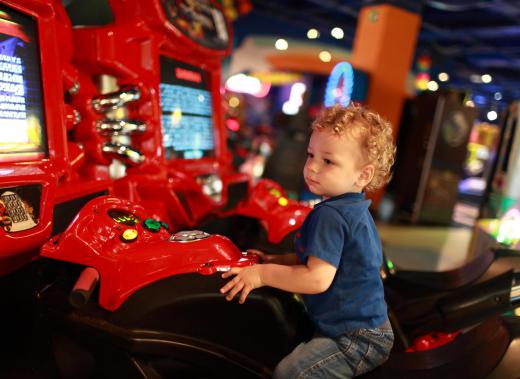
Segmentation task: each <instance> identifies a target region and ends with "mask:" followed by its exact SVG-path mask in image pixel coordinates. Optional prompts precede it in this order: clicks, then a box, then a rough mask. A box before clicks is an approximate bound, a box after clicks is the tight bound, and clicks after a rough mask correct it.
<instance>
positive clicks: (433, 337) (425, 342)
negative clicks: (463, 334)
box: [406, 331, 460, 353]
mask: <svg viewBox="0 0 520 379" xmlns="http://www.w3.org/2000/svg"><path fill="white" fill-rule="evenodd" d="M458 335H460V332H459V331H457V332H453V333H442V332H433V333H430V334H427V335H425V336H421V337H418V338H416V339H415V340H414V341H413V343H412V345H411V346H410V347H409V348H408V349H406V352H407V353H413V352H417V351H424V350H431V349H435V348H437V347H439V346H442V345H446V344H448V343H450V342H452V341H453V340H454V339H455V338H457V336H458Z"/></svg>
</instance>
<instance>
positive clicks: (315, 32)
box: [307, 28, 320, 39]
mask: <svg viewBox="0 0 520 379" xmlns="http://www.w3.org/2000/svg"><path fill="white" fill-rule="evenodd" d="M319 36H320V32H318V30H316V29H314V28H311V29H309V30H308V31H307V38H308V39H316V38H318V37H319Z"/></svg>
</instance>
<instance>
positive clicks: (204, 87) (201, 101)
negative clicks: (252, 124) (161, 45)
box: [159, 57, 215, 159]
mask: <svg viewBox="0 0 520 379" xmlns="http://www.w3.org/2000/svg"><path fill="white" fill-rule="evenodd" d="M160 64H161V83H160V85H159V90H160V97H161V111H162V114H161V126H162V136H163V147H164V154H165V157H166V159H176V158H181V159H199V158H203V157H208V156H213V155H214V149H215V137H214V134H213V112H212V98H211V92H210V91H209V75H208V73H207V72H205V71H204V70H201V69H200V68H198V67H195V66H190V65H187V64H185V63H182V62H178V61H175V60H173V59H170V58H166V57H161V61H160Z"/></svg>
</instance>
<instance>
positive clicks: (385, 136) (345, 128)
mask: <svg viewBox="0 0 520 379" xmlns="http://www.w3.org/2000/svg"><path fill="white" fill-rule="evenodd" d="M311 129H312V130H313V131H314V130H316V131H323V130H327V131H330V132H331V133H333V134H336V135H339V136H341V135H344V134H345V132H348V133H349V134H350V135H352V136H353V137H354V138H355V139H356V140H357V141H358V142H359V146H360V148H361V152H362V154H363V158H364V162H362V164H372V165H374V167H375V171H374V177H373V178H372V180H371V181H370V183H369V184H368V185H367V186H366V187H365V189H366V190H367V191H373V190H376V189H378V188H381V187H383V186H384V185H385V184H387V183H388V182H389V180H390V178H391V174H390V170H391V168H392V165H393V164H394V161H395V144H394V141H393V137H392V126H391V125H390V123H389V122H388V121H386V120H385V119H384V118H383V117H381V116H380V115H378V114H377V113H375V112H373V111H371V110H368V109H366V108H364V107H362V106H361V105H359V104H355V103H351V104H350V105H349V106H348V107H342V106H341V105H334V106H332V107H330V108H325V109H324V110H323V111H322V112H321V113H320V115H319V117H318V118H317V119H316V120H315V121H314V122H313V123H312V125H311Z"/></svg>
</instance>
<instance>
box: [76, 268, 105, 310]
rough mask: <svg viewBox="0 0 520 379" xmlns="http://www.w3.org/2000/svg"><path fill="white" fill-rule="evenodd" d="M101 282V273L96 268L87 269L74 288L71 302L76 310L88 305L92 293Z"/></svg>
mask: <svg viewBox="0 0 520 379" xmlns="http://www.w3.org/2000/svg"><path fill="white" fill-rule="evenodd" d="M98 281H99V273H98V272H97V270H96V269H95V268H92V267H87V268H85V269H84V270H83V271H82V272H81V274H80V275H79V277H78V280H77V281H76V284H74V287H73V288H72V291H71V292H70V296H69V302H70V304H71V305H72V306H73V307H74V308H81V307H83V306H85V304H87V303H88V301H89V299H90V296H91V295H92V292H94V289H95V288H96V285H97V283H98Z"/></svg>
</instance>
